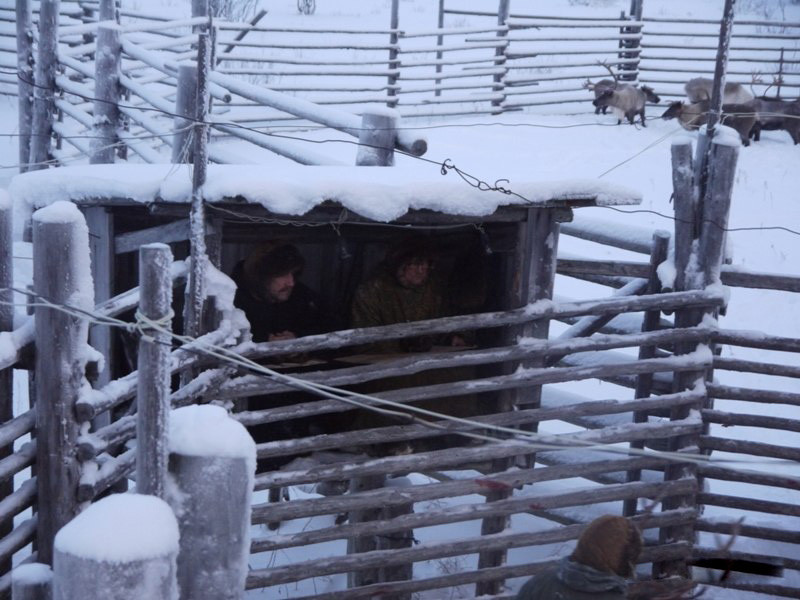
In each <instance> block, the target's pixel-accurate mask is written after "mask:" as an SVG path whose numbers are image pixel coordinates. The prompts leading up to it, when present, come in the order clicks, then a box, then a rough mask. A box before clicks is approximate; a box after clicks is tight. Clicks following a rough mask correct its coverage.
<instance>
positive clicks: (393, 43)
mask: <svg viewBox="0 0 800 600" xmlns="http://www.w3.org/2000/svg"><path fill="white" fill-rule="evenodd" d="M398 27H400V0H392V12H391V19H390V22H389V29H391V30H392V32H391V33H390V34H389V71H390V75H389V77H388V79H387V84H388V87H389V89H388V90H387V92H386V95H387V96H389V98H388V99H387V100H386V106H388V107H389V108H394V107H395V106H397V89H396V86H397V75H395V74H394V73H392V72H393V71H395V70H397V69H398V68H399V61H398V60H397V56H398V54H399V51H398V48H397V44H398V41H399V39H400V36H399V35H398V33H397V28H398Z"/></svg>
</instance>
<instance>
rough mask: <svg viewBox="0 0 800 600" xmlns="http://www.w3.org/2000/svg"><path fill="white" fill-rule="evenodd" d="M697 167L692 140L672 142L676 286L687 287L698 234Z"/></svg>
mask: <svg viewBox="0 0 800 600" xmlns="http://www.w3.org/2000/svg"><path fill="white" fill-rule="evenodd" d="M693 186H694V169H693V163H692V143H691V142H690V141H688V140H687V141H684V142H682V143H680V144H673V145H672V189H673V194H672V201H673V205H674V207H675V240H674V242H673V248H674V254H675V256H674V261H675V286H674V287H675V290H676V291H681V292H682V291H684V290H686V285H685V281H686V267H687V265H688V264H689V254H690V252H691V250H692V241H693V240H694V238H695V235H696V234H695V230H696V224H695V208H694V204H695V200H694V187H693Z"/></svg>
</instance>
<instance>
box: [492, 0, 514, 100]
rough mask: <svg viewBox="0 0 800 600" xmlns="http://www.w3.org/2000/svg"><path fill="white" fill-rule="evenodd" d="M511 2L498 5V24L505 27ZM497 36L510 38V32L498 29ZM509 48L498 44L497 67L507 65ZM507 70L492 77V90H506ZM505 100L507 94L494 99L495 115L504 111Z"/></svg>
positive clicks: (502, 1) (502, 0) (509, 0)
mask: <svg viewBox="0 0 800 600" xmlns="http://www.w3.org/2000/svg"><path fill="white" fill-rule="evenodd" d="M510 2H511V0H500V4H499V5H498V7H497V24H498V25H499V26H500V27H505V26H506V23H507V22H508V13H509V10H510ZM497 38H498V39H506V38H508V32H507V31H498V32H497ZM507 48H508V46H505V45H504V46H498V47H497V48H495V51H494V57H495V58H494V66H495V68H498V67H505V66H506V49H507ZM507 72H508V70H507V69H505V68H504V69H503V72H502V73H495V74H494V75H493V76H492V79H493V80H494V83H493V84H492V91H493V92H502V91H503V90H505V87H506V86H505V83H504V79H505V76H506V73H507ZM504 100H505V94H504V95H503V98H502V99H495V100H492V106H494V107H495V110H493V111H492V114H493V115H499V114H500V113H502V112H503V109H502V105H503V101H504Z"/></svg>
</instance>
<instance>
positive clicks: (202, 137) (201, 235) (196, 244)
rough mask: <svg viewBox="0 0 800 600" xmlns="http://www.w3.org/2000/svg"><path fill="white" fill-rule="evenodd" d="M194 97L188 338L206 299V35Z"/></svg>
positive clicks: (196, 328)
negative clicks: (204, 191)
mask: <svg viewBox="0 0 800 600" xmlns="http://www.w3.org/2000/svg"><path fill="white" fill-rule="evenodd" d="M197 63H198V67H197V97H196V99H195V110H196V112H195V124H194V169H193V177H192V208H191V211H190V212H189V231H190V235H191V237H190V242H191V269H190V270H189V282H188V285H187V296H188V297H187V298H186V308H185V311H184V314H185V317H184V331H185V333H186V334H187V335H189V336H193V337H194V336H198V335H200V334H201V320H202V318H203V302H204V300H205V296H206V263H207V262H208V257H207V255H206V219H205V205H204V200H203V186H204V185H205V183H206V170H207V168H208V124H207V123H206V115H207V110H208V98H209V93H208V72H209V71H210V69H211V53H210V40H209V35H208V32H202V33H200V35H199V45H198V53H197Z"/></svg>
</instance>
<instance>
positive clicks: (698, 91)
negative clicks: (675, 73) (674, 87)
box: [683, 77, 753, 104]
mask: <svg viewBox="0 0 800 600" xmlns="http://www.w3.org/2000/svg"><path fill="white" fill-rule="evenodd" d="M713 86H714V82H713V81H712V80H711V79H708V78H707V77H695V78H694V79H690V80H689V81H687V82H686V85H685V86H683V89H685V90H686V97H687V98H689V102H692V103H695V102H702V101H703V100H705V101H706V102H710V101H711V90H712V88H713ZM752 101H753V94H751V93H750V92H748V91H747V90H746V89H744V86H743V85H742V84H741V83H733V82H728V83H726V84H725V92H724V93H723V95H722V103H723V104H747V103H748V102H752Z"/></svg>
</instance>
